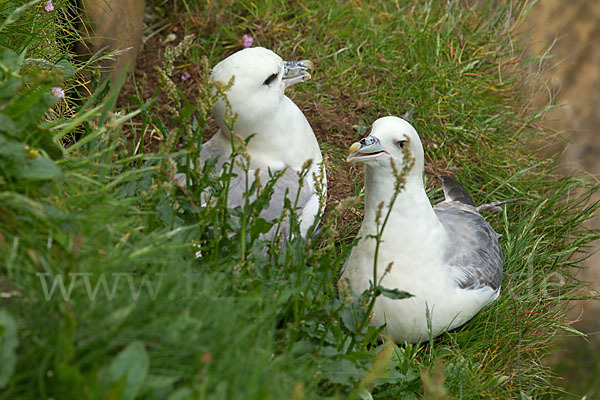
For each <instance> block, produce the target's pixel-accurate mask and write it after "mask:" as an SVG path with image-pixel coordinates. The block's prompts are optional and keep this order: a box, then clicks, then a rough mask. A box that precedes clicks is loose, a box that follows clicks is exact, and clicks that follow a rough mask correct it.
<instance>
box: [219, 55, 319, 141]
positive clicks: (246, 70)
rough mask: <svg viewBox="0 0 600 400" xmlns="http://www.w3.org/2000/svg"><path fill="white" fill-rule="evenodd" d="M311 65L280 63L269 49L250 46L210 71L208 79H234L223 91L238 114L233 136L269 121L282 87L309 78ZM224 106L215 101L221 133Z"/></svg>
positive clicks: (249, 131)
mask: <svg viewBox="0 0 600 400" xmlns="http://www.w3.org/2000/svg"><path fill="white" fill-rule="evenodd" d="M313 69H314V65H313V63H312V62H311V61H309V60H303V61H283V60H282V59H281V57H279V56H278V55H277V54H275V53H274V52H272V51H271V50H268V49H265V48H263V47H251V48H247V49H243V50H240V51H238V52H236V53H234V54H232V55H231V56H229V57H227V58H226V59H224V60H223V61H221V62H219V63H218V64H217V65H216V66H215V67H214V68H213V70H212V73H211V79H212V80H213V81H215V82H219V83H222V84H227V83H228V82H229V81H230V80H231V78H232V77H234V82H233V86H232V87H231V88H230V89H229V90H228V91H227V99H228V101H229V104H230V105H231V111H232V112H233V113H234V114H238V119H237V121H236V124H235V133H236V134H239V135H241V136H246V135H250V134H252V133H257V132H255V131H254V132H253V131H252V129H253V128H255V127H256V126H257V123H258V124H260V122H261V121H264V120H265V119H269V118H272V116H273V115H274V114H275V113H276V112H277V108H278V107H279V104H280V102H281V101H282V99H283V92H284V90H285V88H286V87H288V86H290V85H293V84H294V83H297V82H304V81H307V80H309V79H310V78H311V75H310V72H311V71H312V70H313ZM225 112H226V105H225V102H224V101H223V100H219V101H218V102H217V104H216V105H215V107H214V109H213V115H214V117H215V119H216V120H217V123H218V125H219V127H220V128H221V130H222V131H225V132H228V129H227V127H226V124H225Z"/></svg>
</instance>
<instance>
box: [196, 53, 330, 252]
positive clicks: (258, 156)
mask: <svg viewBox="0 0 600 400" xmlns="http://www.w3.org/2000/svg"><path fill="white" fill-rule="evenodd" d="M312 68H313V65H312V63H311V62H310V61H308V60H304V61H298V62H297V61H283V60H282V59H281V57H279V56H278V55H277V54H275V53H274V52H272V51H271V50H268V49H265V48H262V47H253V48H248V49H244V50H240V51H238V52H237V53H234V54H233V55H231V56H229V57H227V58H226V59H225V60H223V61H221V62H219V63H218V64H217V65H216V66H215V67H214V68H213V71H212V74H211V78H212V80H213V81H214V82H218V83H220V84H223V85H225V84H227V83H229V82H230V81H231V79H232V78H233V85H232V86H231V87H230V88H229V90H228V91H227V92H226V95H227V101H225V100H224V99H220V100H219V101H218V102H217V104H216V105H215V107H214V108H213V115H214V117H215V119H216V121H217V124H218V125H219V128H220V129H219V131H218V132H217V133H216V134H215V136H213V137H212V138H211V139H210V140H209V141H207V142H206V143H205V144H204V145H203V147H202V150H201V152H200V161H201V163H204V162H205V161H207V160H208V159H211V158H218V161H217V164H216V169H217V172H218V173H220V172H221V171H222V170H223V166H224V165H225V163H229V162H231V155H232V144H234V145H239V144H241V142H240V139H241V140H243V141H246V140H248V143H247V145H246V153H247V154H248V156H249V166H248V172H247V176H246V171H245V170H244V169H243V168H242V167H240V166H239V165H237V164H234V166H233V174H234V177H233V178H232V181H231V183H230V189H229V193H228V206H229V207H231V208H234V207H236V206H243V205H244V203H245V194H246V187H250V186H251V185H252V183H253V182H254V180H255V176H258V177H259V179H260V180H261V182H262V183H263V184H264V183H265V182H267V181H269V180H270V179H271V175H272V174H273V173H275V172H278V171H279V172H281V173H282V176H281V177H280V178H279V179H278V181H277V183H276V185H275V186H274V193H273V196H272V197H271V201H270V203H269V206H268V207H267V208H266V209H264V210H263V211H262V213H261V214H260V216H261V217H262V218H264V219H266V220H275V219H277V218H279V217H280V216H281V215H282V213H283V212H284V211H285V210H284V200H285V198H286V197H287V198H289V199H290V201H291V203H292V204H295V203H296V204H297V206H298V208H297V210H296V212H297V213H298V220H299V221H300V232H301V234H302V235H306V233H307V231H308V228H309V227H310V226H311V225H312V224H313V222H314V221H315V218H317V216H318V213H319V210H320V204H322V203H324V202H323V201H322V199H321V197H322V196H325V193H320V192H319V190H318V189H319V187H321V188H323V189H325V188H326V182H327V179H326V176H325V173H324V170H322V168H321V163H322V162H323V157H322V155H321V150H320V148H319V144H318V142H317V139H316V137H315V135H314V132H313V130H312V128H311V126H310V124H309V123H308V121H307V119H306V117H305V116H304V114H303V113H302V111H301V110H300V109H299V108H298V106H297V105H296V104H295V103H294V102H293V101H292V100H290V99H289V98H288V97H287V96H285V94H284V90H285V88H286V87H288V86H289V85H292V84H294V83H297V82H302V81H305V80H308V79H310V74H309V72H308V70H312ZM228 106H230V107H231V113H232V114H235V115H236V118H235V120H234V125H233V134H234V137H233V138H232V133H231V132H230V129H229V128H230V125H229V124H228V121H227V120H228V118H229V117H230V116H229V115H228V111H227V110H228ZM308 160H312V165H311V167H310V168H309V170H308V173H307V174H306V176H305V177H304V178H302V179H300V178H299V174H298V173H299V172H301V171H302V169H303V166H304V165H305V163H306V162H307V161H308ZM257 170H258V171H257ZM315 177H316V178H315ZM315 179H318V180H320V182H315ZM246 182H247V186H246ZM300 182H301V183H300ZM318 183H320V184H318ZM323 191H324V192H325V190H323ZM205 195H206V196H208V194H205ZM296 198H297V202H296V201H295V200H296ZM250 200H252V198H250ZM204 202H206V199H203V203H204ZM288 229H289V221H284V223H283V225H282V226H280V227H279V229H276V227H274V229H272V230H271V231H269V232H268V233H267V234H265V235H263V239H267V240H272V239H274V237H275V235H276V233H277V232H279V234H284V235H285V234H287V231H288Z"/></svg>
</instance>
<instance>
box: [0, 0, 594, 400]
mask: <svg viewBox="0 0 600 400" xmlns="http://www.w3.org/2000/svg"><path fill="white" fill-rule="evenodd" d="M57 3H58V2H57ZM439 3H440V4H441V2H439ZM440 4H438V2H417V1H398V2H389V1H378V2H369V3H367V2H360V1H354V2H347V3H346V2H323V1H320V2H318V1H305V2H302V3H301V5H300V3H284V2H280V1H269V0H265V1H261V2H251V1H248V0H239V1H234V2H224V1H215V0H213V1H211V2H207V3H204V2H203V3H201V4H198V3H195V2H194V3H192V2H190V1H187V2H186V1H185V0H181V1H180V2H178V3H177V7H176V10H175V11H169V10H166V9H163V8H160V7H161V6H160V4H158V3H151V4H150V5H149V10H152V11H153V12H154V13H155V14H156V15H161V13H165V15H166V16H167V17H168V18H172V19H173V20H174V21H180V22H181V24H182V25H183V26H184V27H185V28H186V30H187V31H189V32H196V33H198V32H200V33H199V34H198V37H197V38H196V40H195V41H194V43H193V44H192V46H191V48H190V49H189V51H188V52H187V55H183V54H182V55H179V56H178V57H176V58H175V63H176V65H178V66H184V65H196V66H197V68H198V70H199V71H201V72H200V73H199V74H198V75H197V76H195V79H196V81H195V82H194V85H195V86H196V87H197V90H196V87H194V88H190V87H189V86H186V84H183V83H181V82H179V80H178V79H176V75H173V76H172V77H171V78H173V79H172V80H173V81H174V82H175V84H173V83H172V82H171V81H170V80H169V78H170V77H168V76H163V92H166V93H168V100H167V101H168V103H169V104H170V106H171V107H170V109H169V110H170V111H169V112H168V113H166V112H164V109H163V108H161V107H162V104H160V100H159V98H158V97H154V98H153V99H151V100H152V101H145V100H144V99H138V100H136V102H135V104H136V105H137V106H134V107H132V108H131V110H132V111H131V112H132V114H130V115H125V116H123V115H116V114H112V113H110V112H108V110H109V108H110V106H111V104H112V102H113V101H114V100H115V99H114V97H111V96H114V95H108V96H105V92H104V91H102V90H99V91H98V92H97V93H96V95H95V97H94V98H92V99H91V100H90V101H89V103H87V104H85V105H84V106H82V107H81V108H80V110H79V113H78V115H79V116H81V117H80V119H75V120H72V119H69V118H67V117H62V116H61V115H62V114H60V113H57V112H56V110H57V108H56V107H57V106H56V105H53V104H54V103H55V102H56V99H53V98H52V97H48V96H49V95H48V91H49V88H50V87H51V86H54V85H56V84H57V80H59V79H60V77H59V76H57V74H44V73H40V71H38V70H31V69H28V68H27V67H26V66H25V67H22V68H19V65H18V62H17V61H14V63H13V64H14V65H15V66H14V67H13V68H12V72H7V71H4V70H3V72H1V73H0V89H1V90H0V95H1V97H0V115H2V116H6V118H10V119H11V121H13V122H14V125H15V126H16V127H17V128H18V129H15V130H11V129H8V128H6V126H7V125H2V126H0V135H1V136H0V139H1V140H3V141H5V142H7V143H8V142H10V144H11V145H12V146H13V147H12V149H13V150H11V151H2V150H4V149H6V148H7V147H5V146H2V150H0V162H2V169H1V174H0V197H1V198H2V201H1V202H0V260H1V262H0V292H1V293H3V296H2V297H1V298H0V305H1V306H2V310H3V311H4V313H3V312H2V311H0V325H3V326H5V327H10V326H16V328H17V329H16V333H15V331H14V330H11V329H10V328H7V329H5V330H0V390H2V391H1V392H0V399H9V398H10V399H13V398H48V397H53V398H57V399H58V398H60V399H65V398H67V399H68V398H99V399H100V398H102V399H104V398H114V399H121V398H125V399H131V398H137V397H139V398H170V399H187V398H197V399H204V398H210V399H230V398H240V399H266V398H271V399H281V398H291V399H303V398H307V399H311V398H340V399H346V398H369V397H368V396H372V397H373V398H375V399H399V398H406V399H412V398H423V397H425V398H431V399H433V398H444V397H443V396H442V395H440V393H441V392H444V391H445V392H446V393H448V394H449V395H450V396H452V398H464V399H480V398H490V399H496V398H541V397H544V398H557V397H558V396H559V395H560V392H559V389H558V388H556V387H554V386H553V384H552V376H551V372H550V370H549V369H548V368H546V367H544V366H542V364H541V358H542V357H543V356H544V355H545V354H546V353H547V352H548V351H549V346H550V343H551V340H552V338H553V337H555V336H556V335H559V334H561V332H564V331H565V330H566V331H569V329H570V328H569V327H568V325H567V324H566V322H565V318H564V314H563V310H564V307H565V303H566V300H567V299H568V298H569V296H570V295H571V293H572V290H573V289H574V288H576V287H577V285H578V283H577V282H576V281H575V280H574V279H573V278H572V277H571V275H570V272H569V270H568V268H570V267H574V266H577V265H578V262H579V258H581V257H582V255H581V254H580V253H578V252H579V250H582V249H584V248H585V247H586V246H587V245H588V244H589V243H590V241H591V240H592V239H593V238H594V237H596V236H597V235H596V232H591V231H588V230H586V229H585V228H584V226H583V222H585V221H586V220H587V219H588V218H589V217H590V216H591V214H592V213H593V212H594V211H595V209H596V205H589V204H587V202H586V200H587V199H588V196H589V194H590V193H591V192H592V191H593V190H595V189H597V188H596V187H593V186H591V185H589V184H588V183H586V182H584V181H582V180H578V179H575V178H572V177H560V176H559V175H558V174H557V173H556V160H555V159H552V158H551V159H543V158H540V157H539V155H536V154H535V151H532V149H531V146H530V145H529V143H531V141H532V140H539V141H543V140H547V139H549V137H550V134H549V133H547V132H545V131H544V130H543V129H542V128H540V127H539V125H537V124H536V122H537V119H538V118H539V115H536V113H537V112H538V111H539V110H528V109H527V108H525V106H524V104H526V103H527V100H528V98H527V94H526V93H527V92H526V91H524V90H523V88H524V87H525V82H524V80H525V79H528V78H529V79H530V76H529V75H527V69H526V68H527V62H528V61H529V60H525V59H522V58H520V54H521V53H520V51H519V42H518V38H516V37H513V34H512V32H513V27H514V26H515V25H516V24H518V23H519V21H520V18H522V16H523V12H524V11H525V9H524V8H522V7H523V5H522V4H521V2H513V3H510V2H508V3H507V4H503V5H501V6H496V7H492V5H491V2H490V4H486V5H485V6H483V5H480V6H479V7H475V8H469V7H466V6H463V5H457V4H456V3H455V2H449V3H448V4H450V6H446V5H444V6H442V5H440ZM167 11H169V12H167ZM35 12H36V11H28V12H27V13H24V14H23V15H22V17H21V18H34V17H35V15H37V14H35ZM36 18H37V17H36ZM26 21H28V19H26ZM17 26H20V25H17ZM48 29H51V28H48ZM55 29H56V31H57V32H60V30H59V29H58V28H55ZM11 32H12V31H11ZM21 32H22V33H21V35H22V36H21V37H18V36H17V34H16V33H14V35H15V36H14V41H6V42H3V45H4V46H9V47H11V48H12V49H13V50H15V51H17V52H21V51H23V50H24V49H25V48H26V47H27V44H26V43H27V40H30V39H31V38H30V37H29V36H27V34H25V33H23V31H21ZM4 33H5V32H1V33H0V36H3V35H4ZM244 33H249V34H251V35H252V36H253V37H254V38H255V44H258V45H262V46H265V47H269V48H272V49H273V50H275V51H276V52H278V53H279V54H281V55H282V56H283V57H284V58H296V59H301V58H310V59H312V60H313V61H315V63H316V65H317V70H316V72H315V75H314V78H313V80H312V81H311V82H309V83H307V84H305V85H303V86H301V85H297V86H295V87H294V89H293V90H292V91H290V93H289V95H290V96H291V97H292V98H293V99H294V101H296V102H297V103H298V104H299V105H300V107H301V108H303V109H304V110H306V115H307V118H308V119H309V121H311V123H312V124H313V127H314V128H315V131H316V133H317V135H318V138H319V141H320V143H321V144H322V148H323V149H324V151H325V153H327V154H329V165H328V173H329V175H330V176H332V175H334V176H335V177H336V178H337V179H338V180H340V181H342V182H343V183H345V185H346V186H348V187H349V189H348V191H349V192H350V193H351V194H360V193H361V187H362V182H361V179H360V175H359V171H357V170H355V169H350V168H349V167H348V166H347V165H345V163H344V162H343V159H344V157H343V154H344V153H345V148H346V146H347V145H348V144H350V143H351V142H353V141H355V140H356V139H358V138H359V137H360V136H361V135H362V134H364V128H361V126H364V125H369V124H370V123H371V122H372V121H373V120H375V119H376V118H378V117H380V116H383V115H388V114H392V115H403V114H404V113H405V112H407V111H410V112H411V114H412V116H413V119H414V125H415V127H416V129H417V130H418V131H419V133H420V134H421V137H422V138H423V141H424V144H425V147H426V149H425V151H426V161H427V162H428V163H429V164H430V165H432V166H433V167H429V168H428V169H427V172H428V177H429V178H432V177H433V175H434V174H433V173H434V172H436V171H446V172H447V171H450V172H451V173H454V174H456V175H457V177H458V179H459V181H460V182H461V183H462V184H464V185H465V187H466V188H467V189H468V190H469V191H470V192H471V193H472V195H473V197H474V199H475V201H476V202H478V203H484V202H488V201H495V200H503V199H508V198H515V197H526V198H528V199H529V200H528V201H525V202H522V203H518V204H515V205H510V206H508V207H507V208H506V209H505V210H504V212H503V213H499V214H491V215H487V217H488V219H489V220H490V221H491V223H492V224H493V226H494V228H495V229H496V230H497V231H498V232H499V233H502V238H501V243H502V246H503V250H504V255H505V279H504V282H503V291H502V294H501V296H500V298H499V299H498V300H497V301H496V302H495V303H493V304H492V305H491V306H489V307H487V308H486V309H484V310H483V311H482V312H481V313H480V314H479V315H478V316H477V317H476V318H475V319H473V320H472V321H471V322H469V323H468V324H467V325H466V326H464V327H462V328H460V329H458V330H456V331H453V332H450V333H447V334H444V335H443V336H442V337H441V338H440V339H438V340H436V341H435V342H434V343H432V344H427V345H418V346H416V345H402V346H395V345H393V346H392V345H391V344H389V343H388V344H382V343H380V342H379V340H378V337H377V332H376V330H375V329H373V328H365V327H362V326H357V324H356V322H355V321H356V320H358V319H360V317H362V316H363V315H364V312H365V311H364V307H363V306H364V304H363V303H364V301H363V303H361V301H360V299H352V298H347V297H345V296H344V295H343V294H342V295H341V298H340V296H339V295H338V293H337V289H336V282H337V279H338V274H339V269H340V267H341V265H342V263H343V261H344V259H345V257H346V256H347V254H348V250H349V248H350V246H351V240H352V237H353V235H354V234H355V233H356V230H357V228H358V222H359V219H358V216H359V215H360V206H358V207H355V211H354V212H353V211H352V209H344V208H343V207H341V206H339V207H336V203H335V201H334V200H341V196H340V195H339V194H336V193H335V192H332V189H331V188H332V187H338V186H330V189H329V196H330V198H331V199H333V200H332V201H330V204H329V208H328V210H327V213H326V215H325V217H324V227H323V229H322V231H321V232H320V234H319V235H318V236H316V237H314V238H310V239H307V240H304V239H302V238H300V237H295V238H293V239H292V240H290V241H289V242H288V245H287V246H286V247H285V248H279V247H278V246H268V244H266V243H263V242H261V241H260V240H258V239H257V237H258V235H259V233H260V232H262V231H264V230H265V229H268V224H266V223H265V222H264V221H261V220H260V219H258V218H256V217H255V215H257V214H258V212H257V211H258V210H260V208H261V207H264V206H265V202H266V201H267V199H268V195H269V186H268V185H266V186H265V187H263V188H254V189H255V190H258V191H260V192H261V193H262V195H261V196H259V199H258V201H257V202H255V203H254V204H251V205H249V208H248V209H246V210H243V209H237V210H227V209H225V208H223V207H222V206H221V204H222V203H223V200H224V191H223V188H224V187H226V185H227V179H226V177H221V178H219V177H216V176H214V174H211V170H210V166H209V167H207V170H206V171H188V173H190V174H191V175H192V176H193V177H194V178H195V179H194V181H195V182H198V184H197V185H195V186H193V187H191V188H189V192H186V193H184V192H183V191H181V190H180V189H179V188H177V187H176V186H175V185H174V183H173V181H172V180H171V179H170V178H169V175H171V176H172V174H174V173H175V172H176V171H177V170H185V167H184V166H186V165H188V163H187V159H188V158H190V157H193V155H194V154H197V152H198V150H199V145H200V143H201V142H202V137H203V135H205V134H206V133H207V132H208V130H209V129H208V125H207V122H208V119H209V110H210V105H211V104H212V103H213V102H214V100H215V98H214V96H211V94H210V90H209V89H210V87H209V85H208V77H207V75H206V73H207V67H206V66H205V61H204V60H205V59H204V57H206V60H207V62H208V64H209V65H214V64H215V63H216V62H217V61H218V60H220V59H222V58H224V57H225V56H227V55H228V54H230V53H231V52H233V51H234V50H237V49H238V48H240V40H241V37H242V35H243V34H244ZM3 37H5V36H3ZM36 49H37V47H31V46H30V47H28V48H27V55H26V57H28V58H34V57H45V58H48V59H49V61H51V62H55V61H56V60H55V59H54V58H52V57H51V55H48V54H46V53H36ZM11 57H12V58H11ZM9 59H11V60H15V59H16V56H10V55H6V57H5V58H2V59H0V62H1V63H3V65H7V62H8V61H6V60H9ZM178 70H179V69H178ZM76 79H77V78H76V77H73V78H71V77H67V83H66V85H69V84H73V81H75V80H76ZM73 85H74V84H73ZM169 88H170V89H169ZM166 89H169V90H166ZM5 104H8V105H9V106H8V107H5V106H4V105H5ZM50 107H52V110H54V113H53V115H52V117H51V118H49V117H48V114H46V115H45V116H44V112H45V110H47V109H48V108H50ZM59 107H64V103H63V102H61V103H60V105H59ZM25 110H26V111H27V112H28V113H29V114H27V115H28V116H29V117H28V118H23V117H22V115H23V112H24V111H25ZM133 114H136V115H137V117H136V118H138V119H137V122H136V123H135V124H129V123H128V121H129V120H130V119H131V117H132V116H133ZM76 128H77V129H83V130H85V131H86V135H85V136H84V139H83V140H82V141H80V142H78V143H77V144H76V145H75V146H72V147H70V148H68V149H61V148H60V146H57V143H58V142H59V140H60V139H61V138H63V137H65V136H67V135H69V134H71V133H72V132H73V131H74V130H75V129H76ZM148 132H155V133H159V134H160V135H161V136H162V137H163V141H161V142H160V144H159V145H157V146H156V145H155V146H152V147H154V148H155V149H156V151H155V152H152V153H150V152H145V151H144V149H145V148H147V146H145V143H142V141H144V140H148V137H149V135H148ZM155 136H156V135H155ZM179 142H183V143H184V144H185V149H184V150H183V151H180V152H176V151H175V149H176V145H177V143H179ZM25 145H27V146H29V149H27V150H26V149H25ZM15 149H16V150H15ZM31 149H34V150H37V151H38V152H39V154H40V155H39V156H36V154H31V153H29V150H31ZM136 149H137V150H136ZM23 171H28V172H27V173H23ZM48 171H50V172H53V173H49V172H48ZM430 181H431V182H434V180H433V179H430ZM208 186H213V187H215V189H214V190H215V191H216V192H215V193H216V195H217V198H218V201H217V202H216V203H214V204H209V205H208V206H207V207H204V208H199V207H198V201H195V199H198V194H199V193H200V192H201V191H202V190H203V189H204V188H206V187H208ZM430 186H431V187H432V188H433V187H434V185H430ZM431 196H432V198H434V199H440V198H441V193H440V191H439V190H437V189H433V190H432V191H431ZM240 218H241V220H242V221H246V225H245V226H246V229H240V222H239V221H240ZM198 246H199V247H198ZM265 248H267V249H268V252H269V255H270V256H271V257H272V259H271V262H267V261H266V260H265V254H264V253H265V252H264V249H265ZM198 249H200V250H201V251H202V257H200V258H196V257H195V253H196V251H198ZM40 274H47V275H40ZM69 274H70V275H69ZM73 274H78V275H73ZM59 276H60V277H62V278H63V279H64V281H65V284H66V286H67V288H68V285H69V283H71V282H72V281H73V279H74V282H75V283H74V285H73V290H72V292H71V295H70V297H69V298H68V299H66V298H64V296H60V295H59V292H58V291H59V289H56V290H57V292H55V293H54V295H53V296H45V294H44V289H43V287H44V286H43V283H46V284H47V285H48V288H49V287H50V286H51V284H52V282H53V280H54V279H55V278H56V277H59ZM103 277H104V278H105V279H106V281H107V285H108V288H109V293H108V294H107V293H105V292H104V290H103V289H102V287H100V286H98V287H99V292H98V293H96V297H95V299H94V300H91V298H90V293H89V292H88V289H93V288H94V287H96V286H95V285H96V284H99V282H101V279H103ZM86 279H88V281H86ZM86 284H87V285H89V288H88V287H87V286H86ZM113 285H114V286H113ZM131 285H133V289H134V291H133V292H132V290H131ZM112 288H114V294H113V293H110V289H112ZM138 294H139V295H138ZM92 295H93V293H92ZM47 297H49V298H48V299H47ZM363 300H364V299H363ZM3 321H4V322H3ZM6 321H8V322H6ZM15 338H18V343H19V345H18V347H16V348H14V347H12V346H10V345H9V344H10V343H14V340H15ZM11 340H12V342H11ZM350 343H353V345H350ZM13 362H14V363H15V364H14V369H13V368H10V365H12V363H13ZM4 376H6V379H5V381H3V377H4ZM368 393H370V394H368ZM436 393H437V394H436ZM436 396H437V397H436Z"/></svg>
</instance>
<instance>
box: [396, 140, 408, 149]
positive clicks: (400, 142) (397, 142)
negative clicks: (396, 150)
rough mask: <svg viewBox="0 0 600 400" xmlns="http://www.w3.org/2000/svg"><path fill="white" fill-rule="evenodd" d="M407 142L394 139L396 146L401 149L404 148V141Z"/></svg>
mask: <svg viewBox="0 0 600 400" xmlns="http://www.w3.org/2000/svg"><path fill="white" fill-rule="evenodd" d="M406 142H408V140H397V141H396V146H398V147H400V148H401V149H403V148H404V143H406Z"/></svg>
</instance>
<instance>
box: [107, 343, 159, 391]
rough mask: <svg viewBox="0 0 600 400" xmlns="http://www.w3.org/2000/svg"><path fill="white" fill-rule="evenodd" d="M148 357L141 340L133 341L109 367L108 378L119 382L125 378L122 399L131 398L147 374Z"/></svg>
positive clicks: (138, 389)
mask: <svg viewBox="0 0 600 400" xmlns="http://www.w3.org/2000/svg"><path fill="white" fill-rule="evenodd" d="M149 366H150V358H149V357H148V353H147V352H146V349H145V348H144V345H143V343H142V342H133V343H131V344H129V346H127V347H126V348H125V349H124V350H122V351H121V352H120V353H119V354H117V356H116V357H115V359H114V360H113V362H112V363H111V365H110V367H109V374H110V380H111V381H112V382H119V381H120V380H121V379H123V378H125V386H124V387H123V392H122V397H121V398H122V399H123V400H133V399H135V397H136V396H137V394H138V392H139V391H140V389H141V388H142V385H143V384H144V380H145V379H146V376H147V375H148V367H149Z"/></svg>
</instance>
